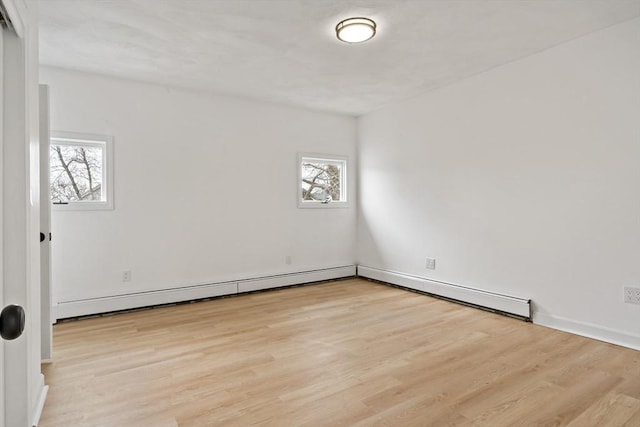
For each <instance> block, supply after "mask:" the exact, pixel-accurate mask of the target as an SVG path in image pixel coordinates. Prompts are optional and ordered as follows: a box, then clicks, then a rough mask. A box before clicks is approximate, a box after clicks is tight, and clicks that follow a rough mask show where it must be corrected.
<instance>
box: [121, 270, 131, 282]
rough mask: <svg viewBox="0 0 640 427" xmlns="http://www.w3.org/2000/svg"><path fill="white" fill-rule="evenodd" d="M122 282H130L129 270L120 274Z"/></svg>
mask: <svg viewBox="0 0 640 427" xmlns="http://www.w3.org/2000/svg"><path fill="white" fill-rule="evenodd" d="M122 281H123V282H130V281H131V270H124V271H123V272H122Z"/></svg>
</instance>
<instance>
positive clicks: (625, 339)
mask: <svg viewBox="0 0 640 427" xmlns="http://www.w3.org/2000/svg"><path fill="white" fill-rule="evenodd" d="M533 323H535V324H537V325H541V326H546V327H548V328H553V329H558V330H560V331H564V332H569V333H572V334H576V335H581V336H583V337H587V338H592V339H595V340H598V341H604V342H608V343H611V344H615V345H620V346H623V347H628V348H632V349H634V350H640V335H637V334H632V333H630V332H627V331H621V330H618V329H610V328H605V327H603V326H599V325H594V324H593V323H587V322H580V321H577V320H572V319H567V318H565V317H560V316H555V315H552V314H546V313H534V315H533Z"/></svg>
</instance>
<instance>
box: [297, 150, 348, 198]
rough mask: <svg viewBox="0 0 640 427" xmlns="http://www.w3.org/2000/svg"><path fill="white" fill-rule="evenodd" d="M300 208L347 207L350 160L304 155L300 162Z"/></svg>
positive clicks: (300, 157) (338, 157)
mask: <svg viewBox="0 0 640 427" xmlns="http://www.w3.org/2000/svg"><path fill="white" fill-rule="evenodd" d="M298 172H299V176H298V183H299V184H298V185H299V187H298V191H299V195H298V207H301V208H321V207H346V206H347V159H346V158H345V157H340V156H324V155H318V156H316V155H304V154H301V155H300V156H299V161H298Z"/></svg>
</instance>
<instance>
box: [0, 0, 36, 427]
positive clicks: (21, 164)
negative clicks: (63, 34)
mask: <svg viewBox="0 0 640 427" xmlns="http://www.w3.org/2000/svg"><path fill="white" fill-rule="evenodd" d="M0 7H1V8H2V11H3V15H4V13H5V12H6V14H7V15H6V16H7V17H8V21H9V22H10V23H11V27H12V28H6V27H5V26H4V25H3V28H1V29H0V32H1V33H2V36H1V38H0V46H2V47H1V49H0V87H2V89H1V90H2V93H1V95H2V96H0V137H1V139H0V237H1V240H0V255H1V256H0V273H1V274H0V309H2V308H4V307H5V306H6V305H8V304H13V305H17V306H22V307H24V312H25V315H26V319H25V329H24V333H23V334H22V335H21V336H19V337H15V339H13V340H10V341H6V340H3V339H2V338H0V357H1V359H0V426H2V427H30V426H33V425H36V424H37V421H38V419H39V414H40V411H41V408H42V406H43V404H44V399H45V396H46V388H45V386H44V377H43V376H42V374H41V372H40V327H41V323H40V243H39V239H38V237H39V231H40V230H39V229H40V182H39V166H38V165H39V160H40V159H39V157H38V151H39V150H38V148H39V147H38V143H39V138H38V133H39V129H38V121H39V119H38V110H37V107H38V103H39V102H38V85H37V81H38V76H37V72H38V68H37V64H38V59H37V40H38V33H37V30H38V27H37V15H36V7H37V4H36V3H35V2H34V0H0ZM6 319H10V317H5V316H4V315H3V317H2V320H3V321H2V330H3V334H4V335H5V336H8V334H6V332H7V330H8V328H7V327H6V326H7V325H8V324H9V323H8V322H6V321H5V320H6ZM14 319H16V318H14ZM17 319H19V317H17ZM18 323H19V322H13V324H14V325H15V324H18ZM17 329H19V328H17ZM13 330H16V329H13Z"/></svg>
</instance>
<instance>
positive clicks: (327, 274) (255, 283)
mask: <svg viewBox="0 0 640 427" xmlns="http://www.w3.org/2000/svg"><path fill="white" fill-rule="evenodd" d="M355 275H356V266H355V265H349V266H345V267H336V268H328V269H324V270H314V271H305V272H302V273H291V274H285V275H280V276H272V277H261V278H257V279H248V280H242V281H240V282H238V293H243V292H252V291H259V290H262V289H273V288H280V287H283V286H291V285H302V284H304V283H312V282H321V281H323V280H331V279H340V278H342V277H350V276H355Z"/></svg>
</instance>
